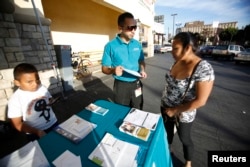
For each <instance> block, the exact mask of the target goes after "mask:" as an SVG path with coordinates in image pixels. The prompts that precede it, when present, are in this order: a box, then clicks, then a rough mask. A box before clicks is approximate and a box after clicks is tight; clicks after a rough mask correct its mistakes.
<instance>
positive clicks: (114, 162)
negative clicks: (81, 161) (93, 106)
mask: <svg viewBox="0 0 250 167" xmlns="http://www.w3.org/2000/svg"><path fill="white" fill-rule="evenodd" d="M138 153H141V151H139V146H138V145H135V144H132V143H128V142H126V141H123V140H120V139H117V138H115V137H114V136H113V135H112V134H110V133H106V134H105V136H104V137H103V139H102V140H101V142H100V143H99V144H98V145H97V147H96V148H95V149H94V150H93V151H92V153H91V154H90V155H89V157H88V158H89V159H90V160H91V161H93V162H94V163H96V164H97V165H99V166H102V167H117V166H119V167H136V166H137V160H138V157H140V156H139V155H138Z"/></svg>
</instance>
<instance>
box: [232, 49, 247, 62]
mask: <svg viewBox="0 0 250 167" xmlns="http://www.w3.org/2000/svg"><path fill="white" fill-rule="evenodd" d="M234 61H235V64H239V63H240V62H250V48H247V49H246V50H245V51H243V52H240V53H238V54H237V55H236V56H235V57H234Z"/></svg>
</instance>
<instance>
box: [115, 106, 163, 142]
mask: <svg viewBox="0 0 250 167" xmlns="http://www.w3.org/2000/svg"><path fill="white" fill-rule="evenodd" d="M159 118H160V115H158V114H154V113H150V112H146V111H142V110H139V109H136V108H132V109H131V110H130V111H129V113H128V114H127V116H126V117H125V118H124V120H123V123H122V124H121V126H120V127H119V130H120V131H122V132H124V133H127V134H129V135H132V136H134V137H137V138H139V139H142V140H145V141H147V140H148V137H149V136H150V133H151V131H152V130H153V131H154V130H155V129H156V127H157V124H158V121H159Z"/></svg>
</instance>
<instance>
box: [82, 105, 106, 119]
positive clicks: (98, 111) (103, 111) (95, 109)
mask: <svg viewBox="0 0 250 167" xmlns="http://www.w3.org/2000/svg"><path fill="white" fill-rule="evenodd" d="M85 109H86V110H89V111H92V112H94V113H96V114H100V115H102V116H104V115H105V114H106V113H107V112H108V111H109V109H106V108H103V107H101V106H98V105H96V104H94V103H90V104H89V105H88V106H86V107H85Z"/></svg>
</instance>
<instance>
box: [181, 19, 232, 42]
mask: <svg viewBox="0 0 250 167" xmlns="http://www.w3.org/2000/svg"><path fill="white" fill-rule="evenodd" d="M229 27H231V28H236V27H237V22H236V21H235V22H226V23H219V22H214V23H213V24H204V21H193V22H187V23H185V25H184V27H181V28H179V29H177V30H176V31H179V32H192V33H199V34H203V35H204V36H205V37H207V38H209V37H212V36H215V35H217V34H219V33H220V32H221V31H222V30H223V29H226V28H229Z"/></svg>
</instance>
